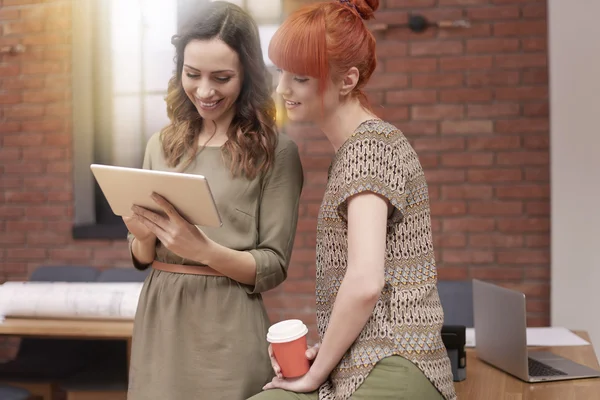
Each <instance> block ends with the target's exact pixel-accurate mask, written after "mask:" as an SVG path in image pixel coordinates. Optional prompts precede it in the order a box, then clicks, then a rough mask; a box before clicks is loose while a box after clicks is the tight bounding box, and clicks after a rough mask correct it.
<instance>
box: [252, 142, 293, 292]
mask: <svg viewBox="0 0 600 400" xmlns="http://www.w3.org/2000/svg"><path fill="white" fill-rule="evenodd" d="M280 140H282V139H280ZM303 183H304V175H303V170H302V164H301V162H300V155H299V153H298V147H297V146H296V144H295V143H294V142H293V141H291V140H290V139H287V138H286V139H285V142H284V143H283V144H282V146H280V149H279V150H278V152H277V154H276V155H275V163H274V165H273V168H272V169H271V170H270V171H269V173H268V174H267V176H265V181H264V183H263V190H262V197H261V201H260V207H259V216H258V217H259V220H258V244H257V247H256V249H253V250H250V251H249V252H250V254H252V256H253V257H254V260H255V261H256V280H255V282H254V285H253V286H248V288H247V291H248V293H250V294H253V293H260V292H264V291H267V290H270V289H272V288H274V287H276V286H277V285H279V284H280V283H282V282H283V281H284V280H285V278H286V277H287V269H288V265H289V262H290V256H291V253H292V247H293V245H294V238H295V236H296V225H297V222H298V207H299V202H300V194H301V192H302V186H303Z"/></svg>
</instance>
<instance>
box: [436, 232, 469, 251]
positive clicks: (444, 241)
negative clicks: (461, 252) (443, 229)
mask: <svg viewBox="0 0 600 400" xmlns="http://www.w3.org/2000/svg"><path fill="white" fill-rule="evenodd" d="M466 245H467V237H466V235H465V234H464V233H439V234H437V235H433V246H434V247H435V248H438V247H450V248H454V247H458V248H460V247H465V246H466Z"/></svg>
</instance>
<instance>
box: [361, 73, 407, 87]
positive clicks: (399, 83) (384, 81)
mask: <svg viewBox="0 0 600 400" xmlns="http://www.w3.org/2000/svg"><path fill="white" fill-rule="evenodd" d="M407 86H408V77H407V76H406V75H401V74H377V75H373V76H372V77H371V79H370V80H369V83H368V85H367V88H368V89H399V88H405V87H407Z"/></svg>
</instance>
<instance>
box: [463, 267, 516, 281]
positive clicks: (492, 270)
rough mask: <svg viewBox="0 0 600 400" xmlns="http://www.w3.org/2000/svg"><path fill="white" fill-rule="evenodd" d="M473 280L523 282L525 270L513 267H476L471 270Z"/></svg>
mask: <svg viewBox="0 0 600 400" xmlns="http://www.w3.org/2000/svg"><path fill="white" fill-rule="evenodd" d="M470 273H471V278H473V279H482V280H521V279H523V269H521V268H512V267H491V266H490V267H475V268H471V269H470Z"/></svg>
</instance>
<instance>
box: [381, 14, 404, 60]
mask: <svg viewBox="0 0 600 400" xmlns="http://www.w3.org/2000/svg"><path fill="white" fill-rule="evenodd" d="M378 18H379V17H378ZM377 54H378V55H380V56H381V57H399V56H405V55H407V54H408V45H407V44H406V43H402V42H398V41H397V40H378V41H377Z"/></svg>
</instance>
